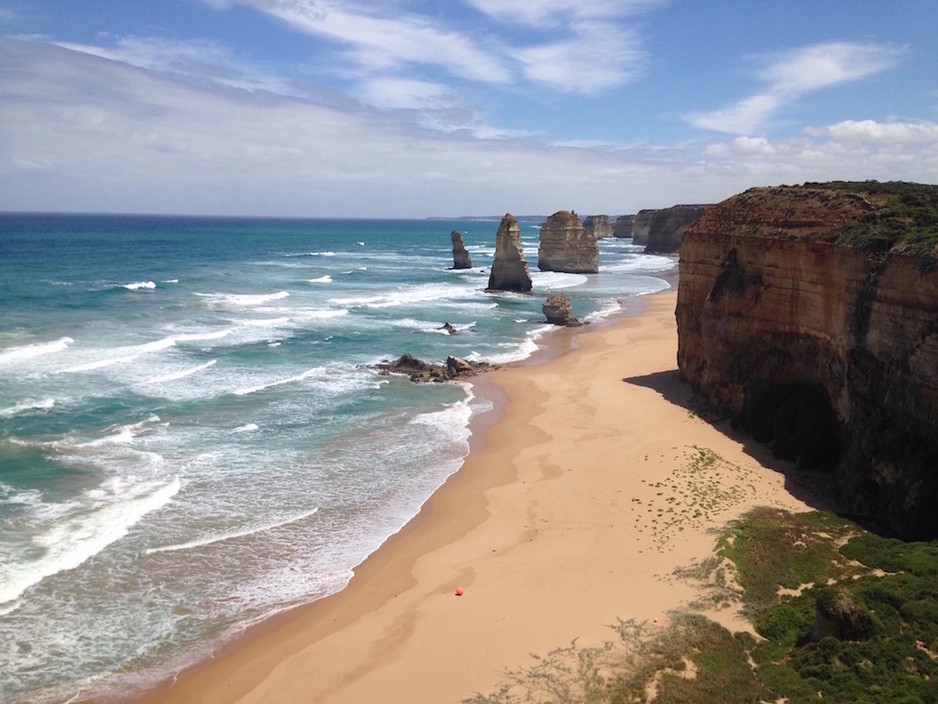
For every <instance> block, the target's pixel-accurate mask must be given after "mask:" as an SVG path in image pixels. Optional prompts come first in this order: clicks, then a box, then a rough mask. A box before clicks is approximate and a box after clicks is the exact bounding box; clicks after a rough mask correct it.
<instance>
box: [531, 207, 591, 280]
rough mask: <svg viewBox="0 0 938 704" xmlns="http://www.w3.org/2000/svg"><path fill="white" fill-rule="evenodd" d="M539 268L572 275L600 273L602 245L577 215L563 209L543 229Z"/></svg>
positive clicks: (539, 248)
mask: <svg viewBox="0 0 938 704" xmlns="http://www.w3.org/2000/svg"><path fill="white" fill-rule="evenodd" d="M537 268H538V269H540V270H541V271H562V272H566V273H569V274H595V273H597V272H598V271H599V246H598V245H597V244H596V238H595V237H594V236H593V233H592V232H590V231H589V230H587V229H586V228H585V227H584V226H583V223H581V222H580V218H578V217H577V215H576V213H573V212H571V211H569V210H559V211H557V212H556V213H554V214H553V215H551V216H550V217H549V218H547V221H546V222H545V223H544V225H543V226H542V227H541V234H540V246H539V247H538V250H537Z"/></svg>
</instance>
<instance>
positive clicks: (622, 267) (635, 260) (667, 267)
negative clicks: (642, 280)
mask: <svg viewBox="0 0 938 704" xmlns="http://www.w3.org/2000/svg"><path fill="white" fill-rule="evenodd" d="M676 267H677V261H676V260H675V259H674V258H673V257H663V256H661V255H658V254H636V255H633V256H632V257H631V258H629V259H624V260H623V261H620V262H617V263H615V264H608V265H605V266H603V265H600V267H599V270H600V272H603V273H619V274H630V273H636V274H653V273H660V272H665V271H671V270H673V269H675V268H676Z"/></svg>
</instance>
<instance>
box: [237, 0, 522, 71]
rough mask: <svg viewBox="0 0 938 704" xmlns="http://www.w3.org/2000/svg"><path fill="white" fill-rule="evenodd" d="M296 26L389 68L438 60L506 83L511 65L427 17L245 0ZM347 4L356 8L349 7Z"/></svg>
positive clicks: (364, 62) (371, 64)
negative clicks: (438, 26) (440, 27)
mask: <svg viewBox="0 0 938 704" xmlns="http://www.w3.org/2000/svg"><path fill="white" fill-rule="evenodd" d="M243 2H244V3H245V4H250V5H252V6H254V7H255V8H256V9H258V10H261V11H263V12H266V13H269V14H271V15H273V16H275V17H278V18H279V19H281V20H283V21H285V22H287V23H288V24H290V25H291V26H293V27H294V28H296V29H298V30H300V31H303V32H306V33H309V34H313V35H316V36H320V37H323V38H325V39H329V40H332V41H334V42H338V43H340V44H342V45H344V46H345V47H347V49H346V50H347V52H348V56H350V57H351V58H353V59H354V60H355V61H356V62H357V63H358V64H359V66H360V67H361V68H364V69H366V70H371V71H387V70H396V69H400V68H404V67H407V66H411V65H432V66H438V67H440V68H442V69H444V70H446V71H447V72H449V73H450V74H452V75H453V76H457V77H459V78H464V79H468V80H473V81H479V82H482V83H491V84H499V83H507V82H508V81H509V80H511V71H510V69H509V68H508V67H507V66H505V64H504V62H503V60H502V59H501V58H500V57H499V56H498V55H496V54H493V52H490V51H487V50H485V49H483V48H480V47H479V46H478V45H477V43H476V42H475V41H473V40H472V39H471V38H469V37H466V36H464V35H462V34H460V33H458V32H456V31H447V30H445V29H438V28H437V27H436V26H435V25H434V24H433V23H432V22H431V21H430V20H429V19H428V18H425V17H421V16H417V15H402V14H398V13H394V14H388V15H381V14H379V11H380V9H381V8H382V7H383V8H384V9H385V10H391V11H393V10H394V8H393V7H387V6H381V5H374V6H369V8H368V11H367V12H366V11H365V10H364V9H361V8H356V7H354V6H350V5H349V4H348V3H339V2H314V1H312V0H306V1H305V2H304V1H303V0H243ZM346 6H349V7H351V9H346Z"/></svg>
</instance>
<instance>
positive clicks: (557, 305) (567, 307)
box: [541, 293, 584, 327]
mask: <svg viewBox="0 0 938 704" xmlns="http://www.w3.org/2000/svg"><path fill="white" fill-rule="evenodd" d="M541 310H543V311H544V317H546V318H547V322H548V323H551V324H552V325H564V326H566V327H576V326H578V325H583V324H584V323H581V322H580V321H579V320H577V319H576V316H575V315H574V314H573V304H572V303H571V302H570V297H569V296H567V295H566V294H563V293H552V294H550V295H549V296H548V297H547V300H546V301H544V305H543V306H542V308H541Z"/></svg>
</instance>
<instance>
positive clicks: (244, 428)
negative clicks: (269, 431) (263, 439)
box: [231, 423, 258, 433]
mask: <svg viewBox="0 0 938 704" xmlns="http://www.w3.org/2000/svg"><path fill="white" fill-rule="evenodd" d="M257 429H258V426H257V423H245V424H244V425H239V426H238V427H237V428H235V429H234V430H232V431H231V432H232V433H253V432H254V431H255V430H257Z"/></svg>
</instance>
